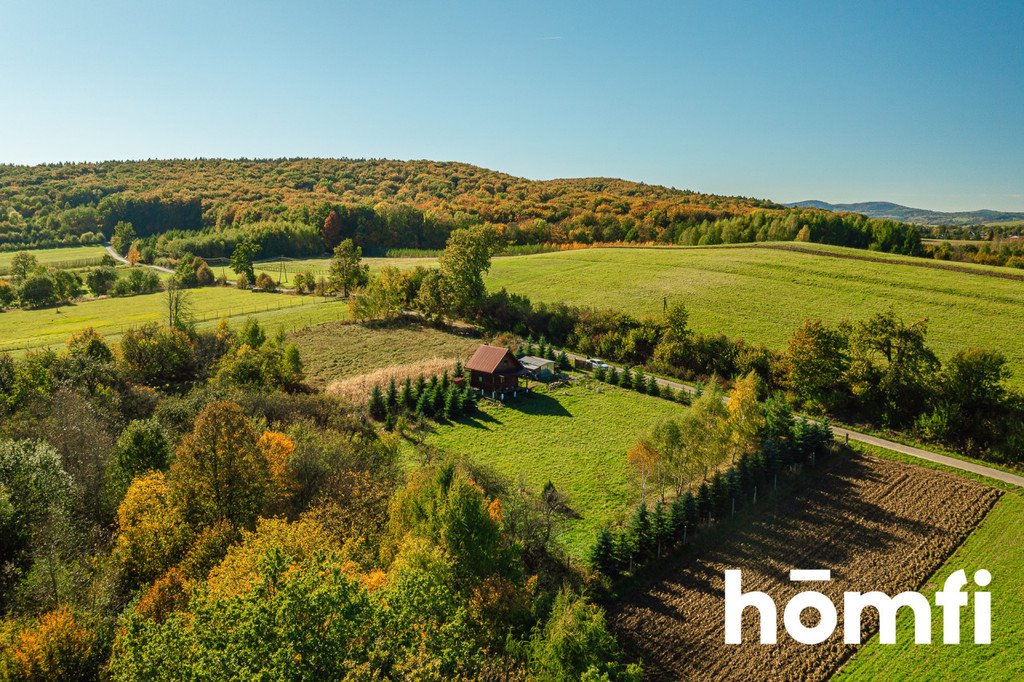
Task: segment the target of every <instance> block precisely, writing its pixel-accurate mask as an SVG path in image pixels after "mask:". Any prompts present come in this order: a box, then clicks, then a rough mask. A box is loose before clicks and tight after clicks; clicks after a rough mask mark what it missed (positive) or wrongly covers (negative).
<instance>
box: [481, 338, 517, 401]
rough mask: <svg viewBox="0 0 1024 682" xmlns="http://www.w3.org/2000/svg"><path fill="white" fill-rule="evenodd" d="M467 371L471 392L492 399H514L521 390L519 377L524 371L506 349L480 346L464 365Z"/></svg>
mask: <svg viewBox="0 0 1024 682" xmlns="http://www.w3.org/2000/svg"><path fill="white" fill-rule="evenodd" d="M466 369H468V370H469V385H470V387H472V388H473V390H475V391H477V392H478V393H481V394H483V395H489V396H491V397H492V398H498V399H504V398H505V396H506V395H511V396H512V397H515V395H516V393H517V392H518V391H520V390H523V389H521V388H520V386H519V377H520V376H522V375H523V374H524V373H525V371H526V370H525V369H524V368H523V366H522V365H521V364H520V363H519V360H517V359H516V356H515V355H513V354H512V351H510V350H509V349H508V348H501V347H499V346H480V347H479V348H477V349H476V352H475V353H473V357H471V358H470V359H469V362H467V363H466Z"/></svg>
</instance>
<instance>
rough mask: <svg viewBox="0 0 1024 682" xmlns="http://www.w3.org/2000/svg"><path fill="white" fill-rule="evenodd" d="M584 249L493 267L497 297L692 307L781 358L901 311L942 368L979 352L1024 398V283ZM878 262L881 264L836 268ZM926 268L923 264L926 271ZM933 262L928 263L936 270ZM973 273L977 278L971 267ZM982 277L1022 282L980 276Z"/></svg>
mask: <svg viewBox="0 0 1024 682" xmlns="http://www.w3.org/2000/svg"><path fill="white" fill-rule="evenodd" d="M811 248H813V249H814V250H815V251H816V253H802V252H795V251H786V250H781V249H773V248H720V247H710V248H693V249H657V248H655V249H621V248H609V249H583V250H576V251H563V252H556V253H546V254H538V255H532V256H518V257H509V258H500V259H494V261H493V263H492V265H491V270H490V273H489V274H488V275H487V277H486V284H487V287H488V289H490V290H497V289H500V288H502V287H504V288H506V289H508V290H509V291H511V292H515V293H519V294H526V295H527V296H529V297H530V298H531V299H532V300H534V301H547V302H557V301H565V302H567V303H573V304H578V305H587V306H593V307H596V308H617V309H620V310H623V311H626V312H629V313H632V314H634V315H638V316H647V315H659V314H661V312H662V310H663V306H664V303H665V302H666V301H669V302H676V301H678V302H682V303H684V304H686V306H687V308H688V309H689V310H690V313H691V318H690V319H691V326H692V327H693V328H694V329H696V330H698V331H700V332H705V333H724V334H726V335H728V336H731V337H736V338H744V339H747V340H750V341H754V342H759V343H763V344H766V345H768V346H770V347H772V348H776V349H782V348H784V347H785V345H786V342H787V340H788V338H789V337H790V335H791V334H792V332H793V330H794V329H796V328H797V327H798V326H799V325H800V324H801V323H802V322H803V321H804V320H805V319H808V318H812V319H814V318H821V319H823V320H825V321H827V322H833V323H834V322H838V321H840V320H843V319H849V320H860V319H864V318H867V317H869V316H870V315H872V314H873V313H876V312H881V311H884V310H887V309H888V308H890V307H892V308H893V309H894V310H895V311H896V312H897V313H898V314H899V315H901V316H902V317H904V318H906V319H908V320H913V319H919V318H928V320H929V334H928V337H929V339H930V343H931V345H932V347H933V348H935V350H936V351H937V352H938V354H939V355H940V357H943V358H946V357H949V356H950V355H952V354H953V353H954V352H955V351H956V350H958V349H962V348H967V347H970V346H979V347H984V348H990V349H995V350H999V351H1001V352H1003V353H1004V354H1005V355H1006V356H1007V358H1008V359H1009V362H1010V367H1011V369H1012V370H1013V371H1014V378H1013V379H1012V380H1011V381H1012V383H1014V384H1015V385H1016V386H1018V387H1024V281H1017V280H1012V279H1006V278H1001V277H994V276H988V275H985V274H969V273H965V272H957V271H951V270H938V269H932V268H927V267H920V266H915V265H910V264H908V263H909V262H913V261H908V259H907V258H904V257H899V256H887V255H885V254H874V253H870V252H864V251H857V250H853V249H841V248H838V247H831V248H828V247H825V248H823V247H811ZM865 254H868V255H870V256H871V257H875V256H878V257H880V258H881V259H882V261H881V262H872V261H864V260H856V259H853V258H846V257H836V256H862V255H865ZM915 260H916V259H915ZM926 262H928V261H926ZM968 267H969V266H968ZM969 269H971V270H972V272H973V271H977V272H979V273H988V272H1016V271H1014V270H1009V269H1007V268H986V267H983V266H974V267H969Z"/></svg>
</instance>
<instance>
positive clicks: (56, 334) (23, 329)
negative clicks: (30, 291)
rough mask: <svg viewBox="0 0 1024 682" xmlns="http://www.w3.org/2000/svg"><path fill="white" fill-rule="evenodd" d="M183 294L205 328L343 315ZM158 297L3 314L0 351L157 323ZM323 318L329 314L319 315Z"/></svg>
mask: <svg viewBox="0 0 1024 682" xmlns="http://www.w3.org/2000/svg"><path fill="white" fill-rule="evenodd" d="M189 293H190V297H191V303H192V312H193V314H194V315H195V317H196V318H197V319H200V320H203V319H205V320H206V321H208V322H210V323H211V324H216V321H217V320H218V319H219V318H220V317H223V316H228V317H241V316H243V315H247V314H255V315H257V316H258V317H260V318H261V319H264V318H265V319H267V320H268V323H270V322H271V321H273V323H274V324H277V325H281V324H284V325H285V326H286V328H293V327H297V326H300V325H301V324H304V323H307V322H322V321H325V320H327V319H333V320H337V319H339V318H343V317H345V316H347V310H348V309H347V306H345V305H335V304H328V305H323V304H314V303H313V301H314V300H319V299H313V298H312V297H308V296H291V295H287V294H254V293H252V292H248V291H239V290H238V289H232V288H221V287H207V288H202V289H194V290H192V291H190V292H189ZM164 296H165V295H164V294H163V293H156V294H145V295H142V296H131V297H127V298H105V299H98V300H91V301H83V302H81V303H78V304H76V305H72V306H63V307H61V308H59V311H60V312H58V309H57V308H45V309H41V310H8V311H6V312H3V313H0V351H3V350H15V349H19V348H25V347H26V346H29V347H42V346H46V345H51V344H59V343H63V342H64V340H65V339H66V338H67V337H68V336H69V335H71V334H72V333H73V332H75V331H78V330H81V329H85V328H86V327H94V328H95V329H96V330H97V331H99V332H100V333H101V334H104V335H106V336H114V335H116V334H118V333H120V332H122V331H124V330H125V329H126V328H128V327H136V326H139V325H141V324H143V323H146V322H154V321H163V320H164V319H165V316H166V309H165V305H166V304H165V297H164ZM328 312H329V313H330V314H326V315H325V313H328ZM286 313H290V314H289V315H285V314H286ZM271 328H272V329H273V328H274V327H273V326H271Z"/></svg>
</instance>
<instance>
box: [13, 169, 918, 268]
mask: <svg viewBox="0 0 1024 682" xmlns="http://www.w3.org/2000/svg"><path fill="white" fill-rule="evenodd" d="M2 181H6V183H5V182H2ZM197 188H201V189H197ZM118 222H127V223H131V224H132V225H134V227H135V230H136V232H137V234H138V236H139V237H140V238H143V239H144V245H143V246H142V247H140V248H142V249H143V255H144V259H145V261H146V262H152V260H153V259H154V258H159V257H171V258H178V257H180V256H181V255H183V254H184V253H186V252H187V253H192V254H195V255H199V256H202V257H204V258H214V257H228V256H229V255H230V253H231V251H232V249H233V248H234V245H235V244H237V243H238V242H239V241H253V242H256V243H258V244H259V245H260V247H261V253H262V255H263V257H266V258H271V257H277V256H290V257H305V256H314V255H319V254H322V253H324V252H329V251H331V250H332V249H333V248H334V246H336V245H337V244H338V243H340V242H341V241H343V240H345V239H352V240H353V241H354V242H355V243H356V245H358V246H361V247H362V248H364V249H366V250H367V252H368V253H370V252H381V251H386V250H388V249H440V248H443V246H444V244H445V242H446V240H447V238H448V235H449V234H450V233H451V232H452V231H453V230H457V229H460V228H463V227H467V226H471V225H481V224H492V225H494V226H496V229H497V231H498V234H499V237H500V239H501V241H502V243H503V244H505V245H507V246H509V247H512V248H515V247H526V246H536V245H559V244H594V243H660V244H685V245H711V244H731V243H740V242H754V241H791V240H793V239H798V238H799V239H804V240H805V241H813V242H819V243H826V244H837V245H844V246H853V247H857V248H873V249H878V250H882V251H890V252H893V253H904V254H911V255H919V254H920V253H921V247H920V238H919V234H918V230H917V228H915V227H912V226H908V225H904V224H901V223H894V222H891V221H884V220H871V219H868V218H866V217H864V216H861V215H856V214H842V215H840V214H833V213H829V212H826V211H819V210H814V209H801V208H786V207H783V206H779V205H776V204H773V203H771V202H767V201H762V200H755V199H748V198H743V197H720V196H714V195H704V194H698V193H695V192H691V191H688V190H686V191H682V190H675V189H669V188H665V187H658V186H650V185H645V184H643V183H630V182H625V181H621V180H610V179H601V178H587V179H578V180H553V181H544V182H539V181H531V180H525V179H522V178H515V177H512V176H509V175H504V174H502V173H496V172H493V171H487V170H484V169H480V168H476V167H473V166H469V165H466V164H457V163H434V162H418V161H417V162H395V161H379V160H330V159H306V160H299V159H295V160H264V161H220V160H194V161H186V160H179V161H150V162H135V163H115V162H109V163H103V164H57V165H48V166H33V167H23V166H0V249H6V248H11V249H13V248H18V247H22V248H24V247H42V246H58V245H67V244H80V243H95V242H97V241H100V240H102V239H109V238H110V236H111V234H112V230H113V227H114V225H116V224H117V223H118ZM318 235H319V241H318V239H317V236H318Z"/></svg>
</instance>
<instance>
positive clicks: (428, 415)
mask: <svg viewBox="0 0 1024 682" xmlns="http://www.w3.org/2000/svg"><path fill="white" fill-rule="evenodd" d="M454 377H456V378H461V379H462V380H463V381H461V382H457V381H455V380H454V378H453V377H452V376H451V375H449V373H448V370H445V371H444V372H443V373H442V374H441V375H437V374H433V375H431V376H430V378H429V379H427V378H426V377H424V376H423V375H420V376H418V377H417V378H416V381H415V382H413V380H412V379H411V378H410V377H406V378H405V382H404V383H403V384H402V386H401V388H399V387H398V384H397V382H396V381H395V378H394V377H391V379H390V381H389V382H388V385H387V388H386V389H384V390H382V389H381V387H380V384H375V385H374V386H373V389H371V391H370V399H369V402H368V403H367V410H368V411H369V413H370V417H372V418H373V419H374V420H376V421H378V422H383V423H384V427H385V428H386V429H388V430H389V431H390V430H392V429H393V428H395V425H396V422H397V420H398V418H399V417H401V416H403V415H404V416H414V417H416V418H418V419H434V420H437V421H441V420H449V419H456V418H458V417H460V416H461V415H464V414H471V413H472V412H473V411H474V410H475V409H476V394H475V393H474V392H473V389H472V388H470V386H469V382H468V381H465V378H466V377H465V373H464V371H463V369H462V363H461V362H459V363H456V365H455V374H454ZM460 384H462V385H460Z"/></svg>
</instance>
